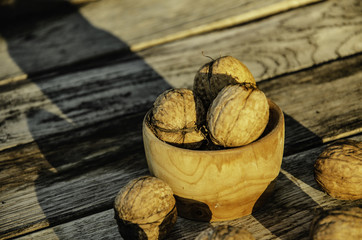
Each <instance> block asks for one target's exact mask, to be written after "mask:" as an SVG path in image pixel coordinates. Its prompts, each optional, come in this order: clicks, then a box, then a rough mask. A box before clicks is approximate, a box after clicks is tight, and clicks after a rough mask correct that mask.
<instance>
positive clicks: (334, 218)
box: [310, 207, 362, 240]
mask: <svg viewBox="0 0 362 240" xmlns="http://www.w3.org/2000/svg"><path fill="white" fill-rule="evenodd" d="M310 239H313V240H354V239H356V240H357V239H362V209H361V208H360V207H343V208H342V207H340V208H334V209H329V210H319V212H318V213H317V214H316V216H315V217H314V218H313V221H312V223H311V227H310Z"/></svg>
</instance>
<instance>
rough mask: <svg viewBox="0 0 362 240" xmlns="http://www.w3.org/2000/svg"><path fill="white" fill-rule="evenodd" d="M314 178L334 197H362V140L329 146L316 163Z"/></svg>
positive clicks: (349, 198) (355, 198)
mask: <svg viewBox="0 0 362 240" xmlns="http://www.w3.org/2000/svg"><path fill="white" fill-rule="evenodd" d="M314 178H315V180H316V181H317V183H318V184H319V185H320V186H321V188H322V189H323V190H324V191H325V192H327V193H328V194H329V195H330V196H332V197H334V198H337V199H343V200H357V199H362V142H359V141H354V140H344V141H337V142H335V143H334V144H332V145H330V146H329V147H327V148H326V149H325V150H324V151H323V152H322V153H321V154H320V155H319V157H318V158H317V160H316V162H315V164H314Z"/></svg>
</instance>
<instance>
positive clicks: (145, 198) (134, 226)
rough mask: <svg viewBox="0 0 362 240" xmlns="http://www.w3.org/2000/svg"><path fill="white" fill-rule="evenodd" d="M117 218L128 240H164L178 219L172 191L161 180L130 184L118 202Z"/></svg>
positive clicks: (117, 198) (149, 179) (118, 195)
mask: <svg viewBox="0 0 362 240" xmlns="http://www.w3.org/2000/svg"><path fill="white" fill-rule="evenodd" d="M114 211H115V219H116V221H117V224H118V230H119V232H120V234H121V236H122V237H123V238H124V239H126V240H127V239H130V240H137V239H139V240H147V239H148V240H154V239H163V238H164V237H165V236H166V235H167V234H168V233H169V232H170V231H171V229H172V228H173V226H174V225H175V223H176V220H177V210H176V200H175V198H174V196H173V191H172V189H171V188H170V187H169V186H168V185H167V184H166V183H165V182H163V181H162V180H161V179H158V178H156V177H151V176H143V177H139V178H136V179H134V180H132V181H130V182H129V183H128V184H126V185H125V186H124V187H123V188H122V189H121V190H120V191H119V193H118V194H117V196H116V198H115V201H114Z"/></svg>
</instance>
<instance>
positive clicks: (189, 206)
mask: <svg viewBox="0 0 362 240" xmlns="http://www.w3.org/2000/svg"><path fill="white" fill-rule="evenodd" d="M276 180H277V179H274V180H273V181H272V182H270V184H269V185H268V187H267V188H266V189H265V191H264V192H263V194H262V195H261V196H260V197H259V198H258V200H256V202H255V204H254V206H253V207H252V208H251V209H249V210H250V212H249V211H246V212H245V213H244V214H242V215H239V214H238V215H239V217H243V216H246V215H249V214H251V213H253V212H255V211H258V210H259V209H260V208H262V207H263V206H264V205H265V204H266V203H267V202H268V200H269V199H270V197H271V196H272V195H273V191H274V187H275V184H276ZM175 198H176V207H177V214H178V215H179V216H180V217H183V218H187V219H190V220H196V221H204V222H210V221H211V220H212V219H213V216H212V211H211V209H210V208H209V206H208V205H207V204H206V203H203V202H200V201H196V200H192V199H187V198H182V197H179V196H177V195H175ZM230 220H231V219H230Z"/></svg>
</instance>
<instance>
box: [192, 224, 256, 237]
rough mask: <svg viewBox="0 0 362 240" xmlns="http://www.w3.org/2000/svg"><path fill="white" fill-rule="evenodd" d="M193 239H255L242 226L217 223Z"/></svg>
mask: <svg viewBox="0 0 362 240" xmlns="http://www.w3.org/2000/svg"><path fill="white" fill-rule="evenodd" d="M195 240H255V238H254V237H253V235H251V233H250V232H248V231H247V230H245V229H243V228H238V227H233V226H229V225H219V226H216V227H210V228H208V229H206V230H204V231H202V232H201V233H200V234H199V235H198V236H197V237H196V238H195Z"/></svg>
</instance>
